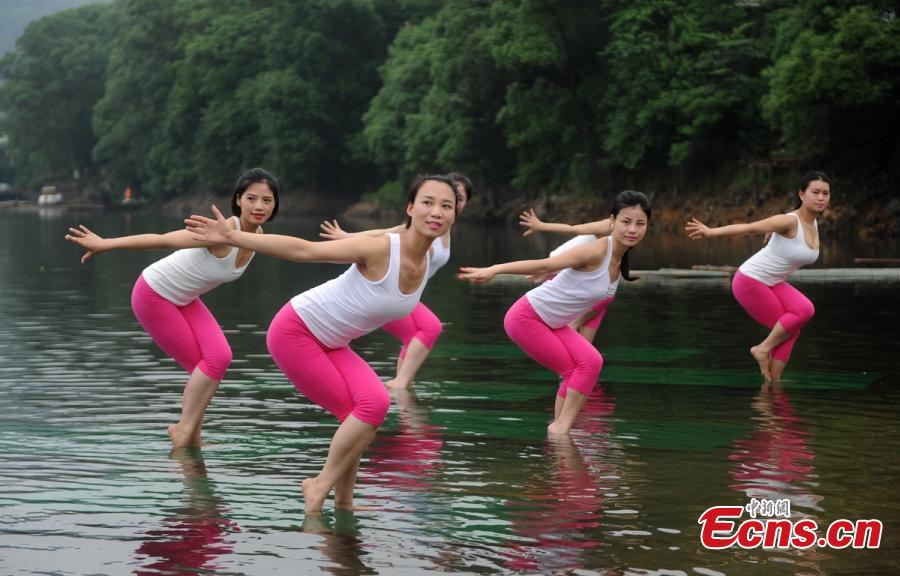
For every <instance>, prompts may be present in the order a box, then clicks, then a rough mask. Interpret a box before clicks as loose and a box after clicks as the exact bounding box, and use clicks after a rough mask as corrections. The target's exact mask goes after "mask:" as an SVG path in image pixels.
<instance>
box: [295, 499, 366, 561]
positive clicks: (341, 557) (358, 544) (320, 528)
mask: <svg viewBox="0 0 900 576" xmlns="http://www.w3.org/2000/svg"><path fill="white" fill-rule="evenodd" d="M300 529H301V530H303V531H304V532H311V533H314V534H319V535H320V536H321V537H322V541H321V544H320V545H319V546H318V548H319V549H320V550H321V551H322V554H323V555H324V556H325V557H326V558H328V559H329V560H331V562H332V564H331V565H323V566H320V568H321V569H323V570H327V571H328V572H331V573H332V574H337V575H339V576H351V575H356V574H377V573H378V572H377V571H376V570H373V569H372V568H370V567H368V566H366V565H365V563H363V556H365V555H366V554H368V552H366V551H365V550H363V546H362V540H361V539H360V537H359V522H358V521H357V519H356V516H355V515H354V514H353V512H352V511H350V510H347V509H345V508H335V510H334V521H333V523H332V522H329V520H328V518H327V517H326V516H325V515H324V514H321V513H319V514H307V515H306V518H304V519H303V525H302V526H300Z"/></svg>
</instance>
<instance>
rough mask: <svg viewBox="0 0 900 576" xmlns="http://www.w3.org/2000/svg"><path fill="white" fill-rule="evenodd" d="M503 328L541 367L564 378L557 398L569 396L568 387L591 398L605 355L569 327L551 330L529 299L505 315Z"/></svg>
mask: <svg viewBox="0 0 900 576" xmlns="http://www.w3.org/2000/svg"><path fill="white" fill-rule="evenodd" d="M503 327H504V328H505V329H506V333H507V334H508V335H509V338H510V339H511V340H512V341H513V342H515V343H516V344H518V346H519V348H521V349H522V350H523V351H524V352H525V353H526V354H528V355H529V356H531V357H532V358H533V359H534V360H536V361H537V362H538V363H539V364H540V365H542V366H545V367H546V368H549V369H550V370H553V371H554V372H556V373H557V374H559V375H560V376H561V377H562V382H561V383H560V385H559V390H558V391H557V395H558V396H562V397H563V398H565V397H566V390H567V388H572V389H573V390H577V391H578V392H581V393H582V394H584V395H585V396H590V395H591V390H593V389H594V384H596V383H597V377H598V376H600V369H601V368H603V356H601V355H600V352H598V351H597V349H596V348H594V346H593V345H592V344H591V343H590V342H588V341H587V340H585V339H584V338H582V337H581V335H580V334H578V332H576V331H575V330H572V328H570V327H569V326H563V327H562V328H556V329H553V328H550V327H549V326H547V324H546V323H545V322H544V321H543V320H542V319H541V317H540V316H538V314H537V312H535V311H534V308H532V306H531V303H530V302H529V301H528V297H527V296H522V297H521V298H519V299H518V300H517V301H516V303H515V304H513V305H512V307H511V308H510V309H509V311H508V312H507V313H506V318H504V319H503Z"/></svg>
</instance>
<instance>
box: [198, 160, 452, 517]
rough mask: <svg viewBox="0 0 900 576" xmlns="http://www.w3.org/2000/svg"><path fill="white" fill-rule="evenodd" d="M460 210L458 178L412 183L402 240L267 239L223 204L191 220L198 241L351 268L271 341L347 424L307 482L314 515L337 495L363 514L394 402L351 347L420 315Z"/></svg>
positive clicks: (300, 307) (295, 311)
mask: <svg viewBox="0 0 900 576" xmlns="http://www.w3.org/2000/svg"><path fill="white" fill-rule="evenodd" d="M456 208H457V195H456V190H455V188H454V184H453V182H452V181H451V180H450V179H448V178H446V177H444V176H422V177H419V178H418V179H416V180H415V181H414V182H413V183H412V186H410V189H409V198H408V202H407V206H406V215H407V218H408V226H407V227H406V229H404V230H403V231H402V232H401V233H399V234H386V235H381V236H379V237H376V238H372V237H369V236H365V235H363V236H352V237H350V238H345V239H343V240H335V241H331V242H310V241H307V240H303V239H300V238H294V237H291V236H278V235H271V234H270V235H267V236H265V237H262V236H258V235H256V234H248V233H247V232H244V231H241V230H236V229H234V228H232V227H231V226H229V225H228V223H227V221H226V220H225V218H224V217H223V216H222V214H221V213H220V212H219V210H218V209H217V208H216V207H215V206H213V212H214V214H215V219H211V218H206V217H203V216H191V218H190V219H188V220H186V221H185V223H186V224H187V229H188V231H190V232H192V233H193V235H194V238H195V239H196V240H198V241H206V242H213V243H224V244H230V245H232V246H237V247H240V248H245V249H249V250H254V251H256V252H261V253H263V254H268V255H271V256H276V257H278V258H283V259H286V260H293V261H295V262H335V263H347V264H351V266H350V267H349V268H348V269H347V270H346V271H345V272H344V273H343V274H341V275H340V276H338V277H337V278H334V279H332V280H330V281H328V282H326V283H324V284H320V285H319V286H316V287H315V288H312V289H310V290H307V291H306V292H303V293H302V294H298V295H297V296H295V297H294V298H292V299H291V301H290V302H288V303H287V304H285V305H284V307H282V309H281V311H280V312H278V314H277V315H276V316H275V318H274V319H273V320H272V324H271V325H270V326H269V330H268V333H267V336H266V344H267V345H268V348H269V353H270V354H271V355H272V359H273V360H275V364H277V365H278V367H279V368H280V369H281V371H282V372H284V373H285V375H286V376H287V377H288V378H289V379H290V381H291V382H292V383H293V384H294V387H295V388H296V389H297V390H298V391H299V392H300V393H301V394H303V395H304V396H306V397H307V398H309V399H310V400H312V401H313V402H314V403H316V404H318V405H319V406H321V407H322V408H324V409H325V410H327V411H329V412H331V413H332V414H333V415H334V416H335V417H336V418H337V419H338V420H340V421H341V425H340V426H339V427H338V429H337V431H336V432H335V433H334V436H333V437H332V440H331V446H330V448H329V450H328V457H327V459H326V460H325V466H324V467H323V468H322V470H321V472H320V473H319V474H318V475H317V476H315V477H312V478H307V479H305V480H304V481H303V485H302V489H303V498H304V500H305V508H306V511H307V512H318V511H320V510H321V509H322V506H323V504H324V502H325V499H326V498H327V497H328V495H329V494H330V493H331V490H332V489H334V490H335V507H338V508H352V507H353V489H354V487H355V485H356V472H357V470H358V468H359V461H360V457H361V456H362V453H363V451H364V450H365V449H366V447H367V446H368V445H369V443H370V442H371V441H372V439H373V438H374V437H375V432H376V431H377V430H378V427H379V426H380V425H381V423H382V422H383V421H384V418H385V415H386V414H387V411H388V408H389V406H390V400H389V398H388V394H387V391H386V390H385V387H384V385H383V384H382V383H381V380H380V379H379V378H378V375H377V374H375V371H374V370H372V368H371V367H370V366H369V365H368V364H367V363H366V362H365V361H364V360H363V359H362V358H360V357H359V355H357V354H356V353H355V352H353V350H351V349H350V346H349V344H350V342H351V341H352V340H354V339H356V338H358V337H360V336H363V335H365V334H368V333H369V332H372V331H373V330H375V329H376V328H379V327H380V326H383V325H384V324H386V323H387V322H390V321H391V320H396V319H398V318H403V317H404V316H407V315H409V314H410V313H411V312H412V311H413V309H414V308H415V307H416V305H417V304H418V303H419V298H420V297H421V295H422V291H423V290H424V289H425V284H426V282H427V281H428V271H429V265H430V257H429V250H430V249H431V245H432V243H433V242H434V241H435V239H437V238H440V237H441V236H443V235H444V234H445V233H446V232H447V231H448V230H449V229H450V227H451V226H452V225H453V222H454V221H455V219H456Z"/></svg>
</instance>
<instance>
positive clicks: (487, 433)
mask: <svg viewBox="0 0 900 576" xmlns="http://www.w3.org/2000/svg"><path fill="white" fill-rule="evenodd" d="M79 222H83V223H86V224H88V225H90V226H91V227H92V228H94V229H95V230H96V231H97V232H98V233H101V234H105V235H120V234H125V233H132V234H134V233H141V232H147V231H165V230H168V229H173V228H176V227H178V225H179V221H178V218H173V217H165V216H159V215H155V214H147V213H133V214H123V213H84V214H73V213H71V212H69V213H66V212H45V213H22V212H0V264H2V267H0V398H2V400H0V402H2V406H3V410H2V412H0V451H2V453H3V458H2V460H0V513H2V518H3V523H2V525H0V535H2V537H0V573H3V574H123V573H129V572H131V573H135V574H171V573H219V574H296V573H306V572H312V571H313V570H316V571H320V570H324V571H326V572H331V573H334V574H420V573H422V572H423V571H426V570H428V571H437V572H444V573H458V574H494V573H526V574H535V573H541V574H558V573H572V574H706V575H708V574H760V573H765V574H850V573H853V574H887V573H893V572H896V571H897V570H898V569H900V561H898V560H897V558H898V540H897V534H898V529H900V505H898V503H897V499H896V485H897V482H898V481H900V458H898V456H900V453H898V452H900V451H898V447H900V440H898V434H897V421H898V418H897V416H898V413H900V412H898V408H900V392H898V383H900V370H898V367H897V357H898V353H900V346H898V341H897V328H896V327H897V325H898V321H900V310H898V306H897V298H896V294H897V286H896V285H895V284H878V283H833V284H824V283H809V284H803V285H801V289H802V290H803V291H804V292H805V293H806V294H807V295H808V296H809V297H810V298H811V299H812V301H813V302H814V303H815V305H816V309H817V313H816V317H815V318H814V319H813V321H812V323H811V324H810V325H809V327H808V328H807V329H806V330H805V332H804V334H803V335H802V336H801V338H800V341H799V343H798V345H797V347H796V348H795V354H794V359H793V360H792V362H791V364H790V365H789V367H788V372H787V373H786V377H787V378H788V379H789V380H788V381H787V382H786V383H785V384H784V385H783V386H780V387H764V386H762V385H761V382H760V379H759V377H758V376H757V374H756V373H755V372H754V369H753V368H754V366H753V363H752V360H751V359H750V357H749V355H748V354H747V350H748V347H749V346H750V345H751V343H754V342H756V341H758V340H760V339H761V338H762V337H763V335H764V332H763V331H762V329H761V328H759V327H758V326H756V325H755V324H754V323H753V322H752V321H751V320H750V319H749V318H747V317H746V316H745V314H744V313H743V311H742V310H741V309H740V308H739V307H738V305H737V304H736V303H735V302H734V300H733V298H732V297H731V294H730V290H729V285H728V281H727V280H715V279H713V280H705V281H702V282H649V281H646V282H644V281H641V282H636V283H634V284H625V283H623V285H622V286H621V287H620V290H619V295H618V298H617V300H616V302H615V304H614V305H613V306H612V307H611V308H610V310H609V312H608V314H607V316H606V319H605V320H604V323H603V325H602V327H601V330H600V333H599V334H598V337H597V340H596V345H597V347H598V349H599V350H600V351H601V352H602V353H603V355H604V359H605V366H604V370H603V373H602V374H601V380H600V383H599V384H598V386H597V388H596V390H595V394H594V395H593V396H592V398H591V399H590V402H589V404H588V406H587V407H586V409H585V410H584V413H583V414H582V416H581V418H580V419H579V421H578V423H577V425H576V430H575V431H574V432H573V434H572V437H571V440H568V441H561V440H556V441H551V440H548V438H547V437H546V434H545V427H546V425H547V423H548V418H549V416H550V414H551V411H552V404H553V395H554V393H555V389H556V386H555V381H554V378H553V376H552V375H551V374H549V373H548V372H546V371H544V370H542V369H541V368H540V367H539V366H538V365H537V364H535V363H534V362H532V361H531V360H529V359H527V358H525V357H524V356H523V355H522V354H521V353H520V352H519V351H518V349H517V348H516V347H515V346H514V345H513V344H512V343H511V342H509V340H508V339H507V338H506V336H505V334H504V333H503V328H502V316H503V313H504V312H505V310H506V309H507V308H508V307H509V306H510V305H511V304H512V303H513V302H514V301H515V300H516V299H517V298H518V297H519V296H520V295H521V294H522V293H523V292H524V291H525V290H526V289H527V285H526V284H524V283H522V282H509V281H505V282H498V283H495V284H492V285H488V286H480V287H472V286H469V285H467V284H463V283H461V282H458V281H456V280H455V279H454V278H453V276H452V273H451V270H450V268H451V267H453V266H456V265H465V264H472V265H478V264H486V263H491V262H494V261H501V260H505V259H510V258H525V257H535V256H538V255H540V254H543V253H545V252H546V251H547V250H548V249H549V248H551V247H552V246H554V245H555V243H558V240H557V239H551V238H539V239H522V238H521V237H519V235H518V231H516V230H513V229H510V230H503V229H496V228H489V227H484V226H480V225H478V224H475V223H471V222H468V223H465V224H464V225H461V226H460V229H459V230H457V231H456V236H455V238H454V256H453V259H452V260H451V264H450V265H449V266H448V267H447V269H445V270H442V271H441V273H439V274H438V275H437V276H436V277H435V279H434V281H433V282H432V284H430V285H429V286H428V288H427V291H426V293H425V296H424V298H423V301H424V302H425V303H426V304H428V305H429V307H430V308H432V310H434V311H435V313H437V314H438V316H440V318H441V319H442V320H443V322H444V323H445V329H444V333H443V335H442V337H441V340H440V341H439V343H438V345H437V347H436V348H435V350H434V353H433V354H432V356H431V358H430V359H429V360H428V362H427V363H426V365H425V366H424V368H423V369H422V370H421V372H420V375H419V380H418V382H417V383H416V384H415V386H414V388H413V389H412V390H410V391H408V392H406V393H402V394H394V395H393V402H392V407H391V411H390V413H389V416H388V420H387V421H386V422H385V425H384V426H383V428H382V429H381V431H380V432H379V435H378V437H377V438H376V441H375V442H374V444H373V445H372V447H371V448H370V449H369V450H368V451H367V452H366V454H365V460H364V463H363V467H362V469H361V473H360V478H359V484H358V487H357V500H358V504H360V505H362V506H365V507H366V508H367V509H366V510H364V511H359V512H356V513H348V512H343V513H341V512H337V513H336V512H334V511H333V509H332V507H331V506H330V504H329V505H327V506H326V513H325V515H324V516H322V517H320V518H305V517H304V514H303V502H302V498H301V497H300V491H299V484H300V481H301V480H302V479H303V478H304V477H306V476H309V475H311V474H314V473H315V472H316V471H317V470H318V469H319V468H320V467H321V466H322V463H323V462H324V459H325V455H326V452H327V448H328V442H329V439H330V437H331V434H332V433H333V431H334V429H335V427H336V421H335V420H334V419H333V418H332V417H330V416H328V415H327V414H325V413H323V412H322V411H321V410H320V409H319V408H318V407H316V406H314V405H311V404H310V403H309V402H307V401H306V400H305V399H304V398H303V397H301V396H300V395H299V394H298V393H297V392H295V391H294V389H293V387H292V386H291V385H290V383H289V382H288V381H287V380H286V379H285V377H284V376H283V375H282V374H281V373H280V372H279V371H278V369H277V368H276V367H275V366H274V364H273V363H272V362H271V360H270V358H269V357H268V355H267V354H266V350H265V330H266V326H267V325H268V322H269V320H270V319H271V318H272V316H274V314H275V313H276V312H277V311H278V310H279V308H280V307H281V306H282V305H283V304H284V303H285V302H286V301H287V300H288V299H289V298H290V297H291V296H293V295H294V294H296V293H298V292H300V291H302V290H304V289H307V288H309V287H312V286H314V285H316V284H318V283H321V282H322V281H324V280H326V279H328V278H331V277H334V276H336V275H337V274H339V273H340V271H341V270H342V268H341V267H339V266H334V265H327V264H291V263H287V262H280V261H276V260H274V259H270V258H266V257H262V256H258V257H257V258H256V259H255V260H254V261H253V263H252V264H251V267H250V269H249V270H248V272H247V274H245V276H244V277H243V278H242V279H241V280H240V281H239V282H236V283H234V284H231V285H226V286H222V287H220V288H219V289H217V290H215V291H214V292H212V293H210V294H209V295H208V296H206V297H204V301H205V302H206V304H207V305H208V306H209V307H210V309H211V310H212V311H213V312H214V314H215V315H216V317H217V318H218V320H219V321H220V323H221V324H222V326H223V327H224V329H225V332H226V335H227V336H228V338H229V341H230V343H231V345H232V348H233V350H234V352H235V360H234V363H233V364H232V367H231V369H230V370H229V372H228V375H227V377H226V380H225V381H224V382H223V384H222V387H221V388H220V391H219V394H218V395H217V397H216V399H215V400H214V401H213V403H212V405H211V407H210V409H209V411H208V413H207V418H206V426H205V429H204V439H205V445H204V447H203V448H202V450H194V451H180V452H177V453H170V449H169V448H170V445H169V442H168V437H167V436H166V434H165V427H166V425H167V424H168V423H171V422H174V421H175V420H177V417H178V407H179V402H180V394H181V389H182V386H183V383H184V381H185V375H184V374H182V372H181V370H180V369H179V368H178V367H177V366H176V365H175V363H174V362H173V361H172V360H170V359H168V358H166V357H164V356H163V355H162V354H161V353H160V351H159V350H157V349H156V348H155V346H154V345H153V343H152V342H151V341H150V339H149V337H148V336H147V335H146V334H144V332H143V331H142V330H141V328H140V326H139V325H138V324H137V322H136V321H135V319H134V317H133V315H132V313H131V310H130V305H129V297H130V291H131V287H132V285H133V283H134V280H135V279H136V278H137V276H138V275H139V274H140V271H141V270H142V269H143V268H144V267H145V266H146V265H148V264H149V263H151V262H152V261H154V260H155V259H157V258H159V257H161V256H162V255H163V253H159V252H130V253H127V252H113V253H107V254H102V255H100V256H98V257H97V258H95V259H93V260H91V261H90V262H89V263H88V264H87V265H85V266H82V265H80V264H79V257H80V250H79V249H78V248H77V247H75V246H73V245H70V244H68V243H66V242H65V241H64V240H63V239H62V237H63V235H64V233H65V229H66V227H67V226H68V225H70V224H76V223H79ZM315 227H316V223H315V222H314V221H311V220H310V221H297V220H293V219H289V218H285V219H282V220H279V221H278V222H276V223H275V224H273V225H272V226H271V227H270V231H272V232H279V233H288V234H301V235H305V236H307V237H312V236H313V235H314V232H315ZM824 240H825V242H824V243H823V249H822V255H823V257H822V262H821V263H820V265H828V266H847V265H852V259H853V258H854V257H856V256H891V255H894V256H895V255H896V254H889V253H885V252H884V250H885V247H884V245H877V246H876V245H871V244H868V245H867V244H855V243H852V242H848V241H843V240H833V241H832V240H828V239H824ZM757 246H758V239H757V240H739V241H734V242H721V243H705V244H704V243H691V242H689V241H686V240H685V239H683V238H680V237H677V238H673V237H666V236H654V237H651V238H649V239H648V240H647V241H646V242H645V243H644V244H642V245H641V246H639V247H638V248H637V249H636V250H635V251H634V254H633V257H634V260H633V263H632V266H633V267H635V268H655V267H660V266H682V267H685V266H689V265H691V264H697V263H704V264H705V263H711V264H739V263H740V262H741V260H742V259H743V258H745V257H746V256H747V255H749V254H750V253H752V251H753V250H754V249H755V248H756V247H757ZM823 263H824V264H823ZM354 347H355V349H356V350H357V351H358V352H359V353H360V354H361V355H362V356H363V357H364V358H366V359H367V360H368V361H369V362H371V363H372V365H373V366H374V367H375V369H376V371H377V372H378V373H379V375H381V376H382V377H383V378H385V379H386V378H388V377H390V376H392V375H393V367H394V365H395V362H396V355H397V353H398V351H399V347H398V345H397V344H396V342H394V341H393V340H392V339H391V337H390V336H388V335H387V334H384V333H380V332H378V333H375V334H372V335H370V336H368V337H365V338H363V339H360V340H359V341H358V342H357V343H356V344H355V345H354ZM753 497H756V498H760V497H765V498H789V499H790V500H791V503H792V508H793V511H794V514H795V518H799V517H811V518H814V519H815V520H816V521H817V522H818V523H819V524H820V525H825V524H827V523H828V522H830V521H832V520H835V519H838V518H850V519H858V518H877V519H880V520H882V521H883V522H884V537H883V542H882V548H881V549H880V550H852V549H845V550H829V549H819V548H813V549H810V550H804V551H801V550H788V551H765V550H739V549H738V550H727V551H709V550H705V549H704V548H703V547H702V546H701V545H700V542H699V531H698V524H697V518H698V516H699V515H700V513H701V512H703V510H705V509H706V508H707V507H709V506H713V505H743V504H745V503H747V502H748V501H749V499H750V498H753Z"/></svg>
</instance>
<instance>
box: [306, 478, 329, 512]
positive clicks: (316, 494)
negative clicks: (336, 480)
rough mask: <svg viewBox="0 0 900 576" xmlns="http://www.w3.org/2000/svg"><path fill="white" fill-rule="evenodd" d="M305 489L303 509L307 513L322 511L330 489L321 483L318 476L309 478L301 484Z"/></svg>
mask: <svg viewBox="0 0 900 576" xmlns="http://www.w3.org/2000/svg"><path fill="white" fill-rule="evenodd" d="M301 489H302V490H303V502H304V504H303V509H304V510H305V511H306V512H307V513H312V512H321V511H322V506H324V505H325V497H326V496H328V492H329V490H325V489H324V488H322V487H321V486H320V485H319V482H318V480H317V478H307V479H306V480H304V481H303V484H302V485H301Z"/></svg>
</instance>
